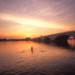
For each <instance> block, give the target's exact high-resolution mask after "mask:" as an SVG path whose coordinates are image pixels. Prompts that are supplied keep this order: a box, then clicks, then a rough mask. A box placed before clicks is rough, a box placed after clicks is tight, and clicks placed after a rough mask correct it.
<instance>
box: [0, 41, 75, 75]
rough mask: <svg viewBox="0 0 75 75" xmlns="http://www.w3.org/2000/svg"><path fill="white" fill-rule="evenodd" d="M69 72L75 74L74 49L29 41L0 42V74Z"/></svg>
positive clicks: (50, 74) (25, 74) (39, 74)
mask: <svg viewBox="0 0 75 75" xmlns="http://www.w3.org/2000/svg"><path fill="white" fill-rule="evenodd" d="M34 51H35V52H34ZM33 53H34V54H33ZM32 54H33V55H32ZM69 74H70V75H75V51H72V50H71V49H68V48H66V47H59V46H56V45H55V44H45V43H37V42H31V41H28V42H23V41H22V42H6V43H4V42H0V75H69Z"/></svg>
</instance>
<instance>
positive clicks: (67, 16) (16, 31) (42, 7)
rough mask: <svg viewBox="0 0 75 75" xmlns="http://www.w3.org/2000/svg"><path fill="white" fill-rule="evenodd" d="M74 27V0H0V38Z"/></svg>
mask: <svg viewBox="0 0 75 75" xmlns="http://www.w3.org/2000/svg"><path fill="white" fill-rule="evenodd" d="M74 30H75V0H0V38H8V39H9V38H25V37H31V38H34V37H39V36H41V35H42V36H44V35H50V34H56V33H61V32H66V31H74Z"/></svg>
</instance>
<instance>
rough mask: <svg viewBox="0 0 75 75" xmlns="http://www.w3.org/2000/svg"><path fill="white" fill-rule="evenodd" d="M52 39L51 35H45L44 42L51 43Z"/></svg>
mask: <svg viewBox="0 0 75 75" xmlns="http://www.w3.org/2000/svg"><path fill="white" fill-rule="evenodd" d="M50 41H51V39H50V38H49V37H45V38H44V39H43V42H44V43H50Z"/></svg>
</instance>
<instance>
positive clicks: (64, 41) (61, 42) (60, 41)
mask: <svg viewBox="0 0 75 75" xmlns="http://www.w3.org/2000/svg"><path fill="white" fill-rule="evenodd" d="M69 37H70V35H59V36H57V37H56V38H55V39H54V42H55V43H56V44H59V45H68V43H67V40H68V38H69Z"/></svg>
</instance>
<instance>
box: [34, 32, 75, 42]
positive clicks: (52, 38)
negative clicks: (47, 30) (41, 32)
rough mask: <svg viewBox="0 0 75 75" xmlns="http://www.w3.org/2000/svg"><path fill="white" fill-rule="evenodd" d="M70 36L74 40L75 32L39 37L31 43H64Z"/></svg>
mask: <svg viewBox="0 0 75 75" xmlns="http://www.w3.org/2000/svg"><path fill="white" fill-rule="evenodd" d="M70 36H72V37H74V39H75V31H69V32H63V33H57V34H52V35H47V36H41V37H37V38H34V39H33V41H38V42H40V41H42V42H48V43H49V42H50V41H55V42H60V41H61V42H63V43H66V42H67V39H68V38H69V37H70Z"/></svg>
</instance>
